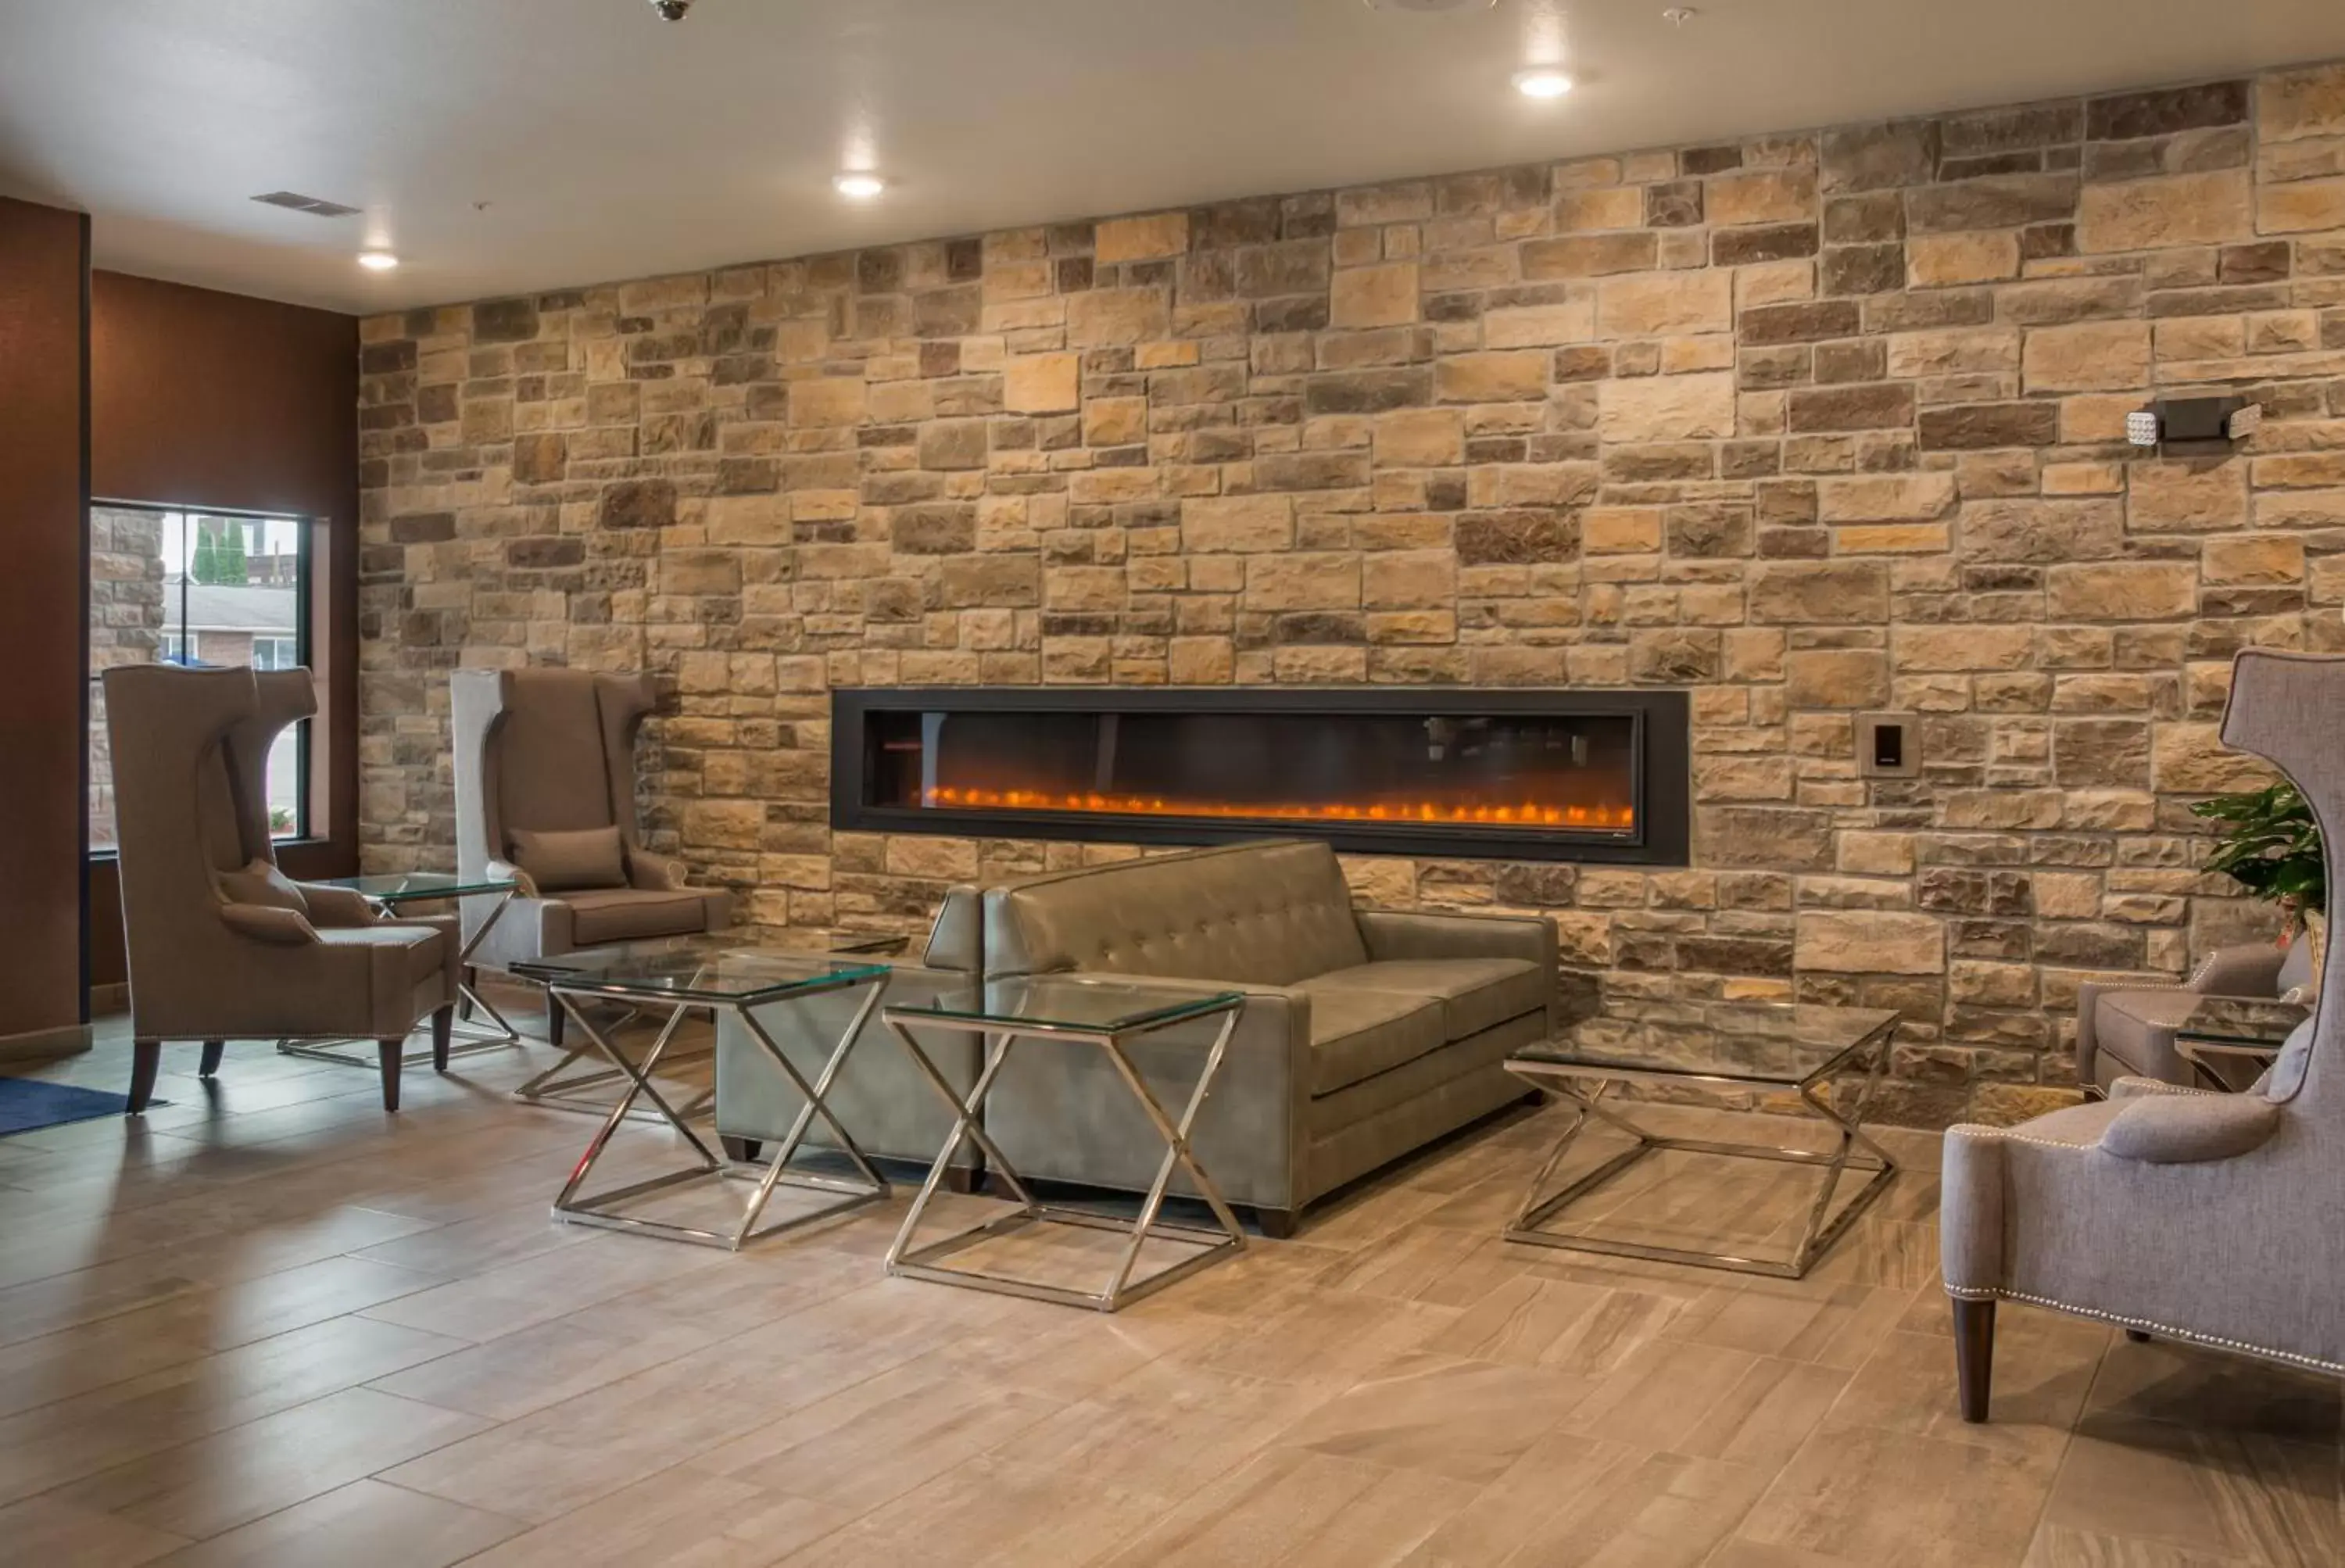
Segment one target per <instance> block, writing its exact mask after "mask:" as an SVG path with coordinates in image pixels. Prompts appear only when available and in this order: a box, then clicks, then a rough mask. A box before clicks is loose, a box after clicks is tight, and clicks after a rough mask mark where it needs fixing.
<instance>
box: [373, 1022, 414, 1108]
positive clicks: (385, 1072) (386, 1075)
mask: <svg viewBox="0 0 2345 1568" xmlns="http://www.w3.org/2000/svg"><path fill="white" fill-rule="evenodd" d="M374 1049H375V1059H376V1060H377V1061H378V1062H380V1063H381V1064H382V1108H383V1109H384V1110H386V1111H395V1110H397V1109H399V1070H400V1068H401V1065H403V1064H404V1063H405V1061H406V1054H407V1042H406V1041H405V1040H404V1039H399V1040H378V1041H376V1042H375V1047H374Z"/></svg>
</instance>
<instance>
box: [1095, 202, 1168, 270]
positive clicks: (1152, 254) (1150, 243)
mask: <svg viewBox="0 0 2345 1568" xmlns="http://www.w3.org/2000/svg"><path fill="white" fill-rule="evenodd" d="M1092 244H1093V250H1092V255H1093V258H1094V260H1097V261H1098V262H1099V263H1100V264H1101V265H1102V266H1105V265H1108V264H1109V263H1112V262H1118V261H1149V260H1155V259H1157V258H1159V257H1163V256H1178V255H1181V254H1182V253H1183V252H1184V251H1186V250H1187V249H1189V215H1188V214H1187V213H1185V212H1152V213H1148V214H1145V215H1143V216H1142V217H1138V218H1111V219H1107V220H1106V221H1105V222H1102V223H1101V224H1100V225H1099V227H1098V229H1096V230H1095V231H1094V238H1093V240H1092Z"/></svg>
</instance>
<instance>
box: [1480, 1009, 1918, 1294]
mask: <svg viewBox="0 0 2345 1568" xmlns="http://www.w3.org/2000/svg"><path fill="white" fill-rule="evenodd" d="M1871 1054H1872V1063H1871V1065H1870V1066H1869V1067H1868V1068H1866V1069H1865V1077H1864V1088H1863V1092H1862V1093H1860V1094H1859V1095H1857V1097H1856V1101H1855V1103H1854V1105H1853V1106H1851V1107H1850V1109H1849V1110H1848V1112H1847V1113H1846V1114H1845V1115H1843V1113H1842V1112H1841V1111H1840V1110H1839V1109H1838V1108H1837V1107H1835V1106H1833V1105H1832V1104H1831V1103H1830V1102H1828V1101H1826V1100H1824V1099H1823V1098H1822V1097H1821V1096H1820V1095H1818V1093H1817V1090H1818V1089H1819V1087H1821V1086H1822V1084H1824V1083H1825V1082H1827V1081H1828V1076H1829V1070H1828V1071H1827V1072H1826V1073H1820V1074H1817V1075H1815V1076H1813V1077H1810V1078H1806V1079H1802V1080H1801V1081H1799V1082H1797V1083H1792V1084H1754V1083H1752V1082H1751V1081H1750V1080H1748V1079H1735V1078H1725V1077H1719V1076H1713V1075H1710V1074H1692V1073H1671V1072H1668V1071H1666V1070H1660V1069H1650V1070H1634V1069H1629V1068H1626V1067H1622V1068H1617V1069H1616V1068H1599V1067H1590V1066H1567V1065H1564V1064H1558V1063H1543V1062H1538V1061H1534V1060H1525V1059H1522V1058H1517V1059H1515V1060H1513V1061H1510V1062H1508V1064H1507V1070H1508V1072H1510V1073H1513V1074H1515V1075H1516V1076H1518V1077H1520V1078H1523V1079H1526V1080H1528V1081H1529V1082H1531V1083H1533V1084H1538V1086H1539V1087H1540V1088H1542V1089H1547V1090H1549V1091H1551V1092H1553V1093H1555V1094H1558V1095H1561V1096H1562V1097H1563V1098H1564V1099H1566V1100H1567V1101H1568V1102H1570V1104H1571V1105H1572V1107H1573V1110H1572V1118H1571V1125H1569V1126H1568V1127H1567V1128H1565V1129H1564V1133H1563V1135H1562V1137H1560V1138H1559V1139H1558V1140H1557V1142H1556V1145H1555V1151H1554V1152H1553V1153H1552V1154H1550V1155H1549V1156H1548V1158H1547V1163H1546V1164H1545V1165H1543V1166H1540V1167H1539V1173H1538V1176H1535V1177H1533V1178H1532V1180H1531V1186H1530V1191H1529V1193H1528V1195H1527V1196H1525V1197H1524V1199H1523V1206H1522V1207H1521V1209H1520V1210H1519V1211H1518V1213H1517V1214H1516V1216H1515V1217H1514V1220H1513V1222H1512V1223H1511V1224H1509V1225H1508V1227H1507V1232H1506V1236H1507V1239H1508V1241H1520V1242H1527V1243H1528V1244H1530V1245H1531V1246H1534V1247H1562V1248H1566V1249H1568V1250H1570V1251H1574V1252H1600V1253H1605V1254H1608V1255H1609V1256H1611V1257H1640V1258H1644V1259H1646V1260H1648V1261H1650V1262H1657V1263H1687V1264H1692V1265H1694V1266H1696V1267H1698V1268H1724V1269H1731V1270H1732V1271H1733V1272H1735V1273H1738V1274H1759V1275H1765V1276H1767V1277H1768V1278H1775V1279H1798V1278H1802V1277H1804V1276H1805V1275H1806V1273H1807V1272H1808V1270H1809V1269H1810V1268H1813V1267H1814V1265H1815V1261H1816V1259H1817V1258H1818V1257H1822V1255H1823V1253H1824V1250H1825V1249H1826V1248H1828V1247H1831V1246H1832V1243H1833V1242H1835V1241H1838V1240H1839V1239H1840V1237H1841V1236H1842V1235H1843V1233H1844V1232H1845V1231H1846V1230H1847V1229H1848V1227H1850V1226H1851V1225H1853V1224H1854V1223H1855V1221H1856V1218H1857V1217H1858V1216H1859V1215H1861V1214H1863V1212H1864V1211H1865V1210H1866V1209H1867V1208H1868V1207H1872V1204H1873V1199H1875V1198H1877V1197H1879V1196H1881V1194H1882V1191H1883V1189H1884V1188H1886V1187H1887V1186H1888V1185H1889V1184H1890V1182H1891V1181H1893V1180H1894V1179H1895V1177H1896V1175H1897V1162H1896V1161H1894V1160H1893V1159H1891V1158H1890V1157H1889V1152H1888V1151H1887V1150H1886V1149H1883V1147H1882V1146H1881V1145H1879V1144H1876V1143H1874V1142H1873V1140H1872V1139H1871V1138H1868V1137H1866V1136H1865V1135H1864V1134H1863V1131H1862V1130H1861V1128H1862V1125H1863V1121H1864V1111H1865V1106H1866V1105H1868V1104H1869V1103H1870V1102H1871V1101H1872V1098H1873V1090H1874V1088H1875V1087H1876V1086H1878V1085H1879V1084H1880V1082H1881V1075H1882V1071H1883V1068H1884V1067H1885V1066H1886V1065H1887V1064H1888V1060H1889V1039H1888V1036H1887V1035H1886V1034H1884V1035H1883V1037H1882V1038H1881V1039H1880V1040H1879V1041H1877V1042H1875V1043H1874V1044H1873V1047H1872V1052H1871ZM1837 1065H1838V1064H1835V1066H1837ZM1584 1078H1595V1079H1597V1080H1599V1082H1598V1083H1597V1084H1596V1087H1595V1088H1594V1089H1593V1090H1592V1091H1589V1092H1585V1093H1583V1092H1582V1091H1581V1089H1580V1088H1579V1084H1578V1082H1577V1081H1578V1080H1579V1079H1584ZM1624 1081H1629V1082H1651V1083H1669V1084H1689V1083H1702V1084H1717V1085H1720V1086H1721V1087H1729V1088H1738V1089H1746V1090H1747V1089H1751V1088H1790V1089H1795V1090H1797V1091H1798V1093H1799V1095H1800V1098H1801V1099H1802V1101H1803V1102H1805V1103H1806V1105H1808V1107H1809V1108H1810V1109H1811V1110H1812V1111H1813V1112H1814V1113H1815V1114H1816V1115H1817V1116H1818V1117H1820V1118H1821V1119H1822V1120H1823V1121H1825V1122H1826V1123H1829V1124H1830V1125H1832V1126H1834V1127H1836V1128H1838V1129H1839V1132H1840V1139H1839V1144H1838V1146H1837V1147H1835V1148H1833V1149H1832V1151H1831V1152H1829V1153H1822V1152H1818V1151H1815V1150H1810V1149H1795V1148H1782V1147H1775V1146H1771V1145H1764V1144H1738V1143H1716V1142H1711V1141H1710V1140H1708V1139H1702V1138H1673V1137H1664V1136H1661V1135H1659V1134H1655V1133H1649V1132H1647V1131H1645V1129H1643V1128H1642V1127H1639V1126H1638V1125H1636V1124H1635V1123H1634V1122H1631V1121H1630V1120H1629V1118H1628V1117H1626V1116H1624V1115H1620V1114H1619V1113H1618V1112H1616V1111H1613V1110H1611V1109H1609V1108H1608V1107H1607V1106H1606V1105H1604V1104H1603V1103H1602V1102H1603V1099H1604V1096H1605V1094H1606V1092H1607V1091H1608V1090H1609V1089H1610V1088H1612V1086H1613V1085H1614V1084H1617V1083H1620V1082H1624ZM1591 1119H1594V1120H1597V1121H1601V1122H1603V1123H1605V1124H1606V1125H1609V1126H1611V1127H1614V1128H1616V1129H1618V1130H1619V1131H1621V1132H1624V1133H1626V1134H1628V1135H1629V1136H1630V1137H1632V1138H1634V1139H1636V1140H1637V1141H1636V1143H1635V1144H1634V1145H1632V1146H1630V1147H1629V1148H1626V1149H1623V1150H1622V1151H1620V1153H1619V1154H1617V1155H1614V1156H1612V1157H1611V1158H1610V1159H1608V1160H1606V1161H1605V1162H1604V1163H1603V1164H1602V1165H1599V1166H1597V1167H1596V1168H1595V1169H1593V1170H1591V1171H1589V1172H1588V1173H1587V1174H1586V1175H1585V1176H1580V1177H1579V1178H1578V1179H1576V1180H1574V1181H1573V1182H1571V1183H1570V1184H1569V1185H1568V1186H1566V1187H1564V1188H1563V1190H1561V1191H1560V1192H1558V1193H1555V1194H1553V1195H1552V1196H1545V1197H1542V1196H1540V1195H1541V1194H1542V1193H1544V1192H1546V1191H1547V1186H1548V1183H1549V1182H1550V1181H1552V1180H1553V1179H1554V1177H1555V1173H1556V1171H1557V1170H1558V1169H1559V1168H1560V1167H1561V1166H1562V1165H1563V1162H1564V1159H1565V1156H1568V1155H1569V1154H1570V1152H1571V1150H1572V1148H1573V1147H1574V1145H1577V1144H1578V1143H1579V1135H1580V1134H1581V1133H1582V1132H1583V1131H1585V1130H1586V1128H1587V1126H1588V1124H1589V1121H1590V1120H1591ZM1859 1147H1862V1148H1863V1150H1864V1151H1865V1152H1864V1153H1863V1154H1862V1155H1860V1154H1857V1153H1856V1152H1855V1151H1856V1150H1857V1149H1858V1148H1859ZM1670 1149H1675V1150H1680V1151H1682V1152H1685V1153H1689V1154H1701V1155H1722V1156H1728V1157H1731V1158H1736V1159H1755V1160H1771V1161H1777V1162H1782V1163H1787V1164H1792V1165H1805V1166H1819V1167H1821V1168H1822V1172H1823V1178H1822V1186H1821V1187H1820V1188H1819V1190H1818V1191H1817V1193H1816V1196H1815V1197H1814V1199H1813V1200H1812V1202H1811V1203H1810V1205H1809V1207H1808V1213H1807V1219H1806V1223H1805V1225H1804V1227H1802V1231H1801V1234H1800V1239H1799V1241H1798V1243H1797V1244H1796V1245H1795V1246H1794V1247H1792V1254H1791V1256H1790V1257H1747V1256H1743V1255H1741V1254H1737V1253H1726V1252H1705V1251H1699V1250H1696V1249H1693V1248H1690V1247H1663V1246H1659V1245H1656V1244H1653V1243H1649V1242H1639V1241H1624V1240H1615V1239H1612V1238H1609V1237H1595V1236H1563V1235H1558V1234H1556V1233H1555V1232H1553V1231H1550V1230H1546V1229H1542V1228H1541V1227H1543V1226H1545V1225H1546V1224H1547V1223H1548V1221H1549V1220H1551V1219H1553V1218H1554V1217H1556V1216H1557V1215H1558V1214H1559V1213H1561V1212H1562V1211H1563V1210H1565V1209H1566V1208H1568V1207H1570V1206H1571V1205H1572V1204H1573V1203H1574V1202H1576V1201H1577V1200H1579V1199H1580V1198H1582V1197H1585V1196H1588V1194H1589V1193H1591V1192H1593V1191H1595V1190H1596V1189H1597V1188H1598V1187H1599V1186H1603V1185H1604V1184H1605V1183H1606V1182H1609V1181H1610V1180H1611V1179H1612V1178H1613V1177H1614V1176H1619V1174H1620V1173H1621V1172H1623V1171H1625V1170H1627V1169H1628V1168H1629V1166H1633V1165H1635V1164H1637V1163H1638V1162H1639V1160H1642V1159H1644V1158H1645V1157H1646V1156H1649V1155H1652V1154H1655V1153H1658V1152H1660V1151H1663V1150H1670ZM1850 1170H1856V1171H1863V1172H1870V1173H1871V1176H1872V1179H1871V1180H1869V1181H1867V1182H1866V1183H1865V1184H1864V1186H1863V1187H1861V1188H1859V1189H1858V1190H1857V1192H1856V1194H1855V1196H1853V1197H1852V1198H1851V1199H1850V1200H1849V1202H1848V1206H1847V1207H1845V1208H1843V1209H1842V1210H1841V1212H1840V1213H1839V1214H1838V1215H1835V1216H1832V1218H1831V1219H1830V1221H1829V1223H1828V1222H1827V1220H1826V1216H1827V1215H1828V1214H1830V1212H1831V1209H1832V1195H1833V1193H1834V1192H1835V1191H1837V1190H1838V1188H1839V1186H1840V1179H1841V1176H1842V1175H1843V1172H1846V1171H1850Z"/></svg>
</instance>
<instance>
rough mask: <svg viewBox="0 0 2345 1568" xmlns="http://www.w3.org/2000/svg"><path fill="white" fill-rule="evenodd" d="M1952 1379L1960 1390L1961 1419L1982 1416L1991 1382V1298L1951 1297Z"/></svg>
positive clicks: (1992, 1332) (1993, 1326)
mask: <svg viewBox="0 0 2345 1568" xmlns="http://www.w3.org/2000/svg"><path fill="white" fill-rule="evenodd" d="M1954 1379H1955V1381H1956V1382H1957V1383H1958V1384H1959V1385H1960V1387H1961V1390H1962V1403H1963V1420H1966V1421H1984V1420H1986V1407H1987V1396H1988V1394H1989V1392H1990V1391H1991V1390H1993V1388H1994V1385H1995V1303H1994V1302H1993V1301H1964V1300H1962V1299H1960V1298H1956V1299H1955V1301H1954Z"/></svg>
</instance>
